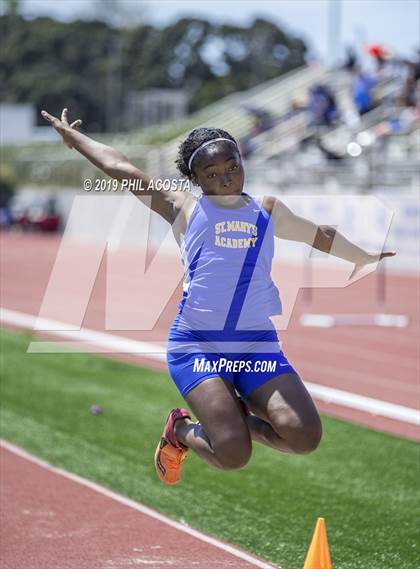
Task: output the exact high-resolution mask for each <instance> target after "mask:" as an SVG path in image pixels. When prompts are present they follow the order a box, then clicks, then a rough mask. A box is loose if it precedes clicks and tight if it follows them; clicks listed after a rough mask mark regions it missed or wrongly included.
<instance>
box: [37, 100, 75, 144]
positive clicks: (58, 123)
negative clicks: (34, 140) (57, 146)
mask: <svg viewBox="0 0 420 569" xmlns="http://www.w3.org/2000/svg"><path fill="white" fill-rule="evenodd" d="M41 115H42V117H43V118H44V119H45V120H47V121H48V122H49V123H50V124H51V126H53V127H54V128H55V130H56V131H57V132H58V134H59V135H60V136H61V137H62V138H63V143H64V144H65V145H66V146H68V148H73V146H72V145H71V143H70V141H69V140H68V134H69V132H70V131H71V129H75V128H77V127H78V126H80V125H81V124H82V121H81V119H77V120H75V121H73V122H72V123H71V124H69V121H68V118H67V109H63V111H62V113H61V119H58V118H57V117H54V116H53V115H50V114H49V113H47V111H41Z"/></svg>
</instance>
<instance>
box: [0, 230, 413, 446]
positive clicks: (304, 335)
mask: <svg viewBox="0 0 420 569" xmlns="http://www.w3.org/2000/svg"><path fill="white" fill-rule="evenodd" d="M59 245H60V239H59V238H58V237H51V236H43V235H31V236H27V235H17V234H8V235H3V236H2V237H1V250H2V255H1V264H0V273H1V280H0V284H1V293H2V295H1V305H2V306H3V307H5V308H8V309H12V310H16V311H20V312H24V313H27V314H32V315H38V313H39V311H40V307H41V302H42V300H43V297H44V294H45V291H46V288H47V285H48V282H49V278H50V274H51V271H52V268H53V265H54V261H55V259H56V256H57V251H58V247H59ZM91 249H92V247H91V246H88V245H86V244H83V245H82V244H79V245H76V244H74V245H73V247H72V249H71V252H70V254H69V256H68V258H67V260H66V262H67V266H68V271H67V272H66V274H65V275H64V277H63V279H62V283H61V285H60V286H61V287H62V288H60V289H59V294H58V296H57V302H56V306H55V307H54V309H53V313H48V314H47V315H46V316H47V317H49V318H52V319H55V320H58V321H61V322H69V321H71V320H70V318H71V317H72V315H73V314H74V313H75V310H74V309H73V307H74V306H76V307H77V306H78V300H79V301H80V291H78V290H77V284H78V283H79V280H80V275H81V274H82V273H83V270H82V269H86V267H87V266H88V264H89V262H91V261H89V259H91V258H92V257H89V252H90V250H91ZM390 262H392V260H391V261H390ZM83 263H85V265H83ZM120 263H121V264H120V267H121V270H120V272H119V273H118V274H116V275H113V278H114V279H116V282H117V284H120V286H119V289H118V290H119V291H120V293H119V296H118V314H119V315H122V316H124V317H125V319H126V321H128V323H130V322H131V321H133V322H134V319H135V317H136V315H137V314H139V313H140V312H141V313H147V311H148V310H149V309H150V306H151V305H152V304H153V302H151V301H150V299H151V300H152V301H153V295H156V294H157V291H159V290H160V289H161V287H162V286H164V283H165V275H162V274H157V275H155V278H154V280H153V282H152V283H151V286H150V288H149V289H148V291H147V295H145V294H143V296H141V295H140V294H139V290H138V286H137V282H136V279H135V278H131V277H130V275H131V276H132V272H130V271H131V269H132V267H133V266H135V265H136V263H137V264H138V252H136V251H134V252H133V251H131V252H130V251H127V252H126V253H124V255H123V256H122V257H121V261H120ZM164 268H165V270H166V272H167V273H168V274H169V273H178V274H179V275H180V276H181V275H182V271H181V262H180V260H178V259H177V258H176V257H174V256H168V257H167V260H166V264H165V267H164ZM297 270H299V269H296V268H293V267H290V266H289V267H288V266H283V265H281V266H275V267H274V270H273V275H274V279H275V281H276V283H277V284H278V285H279V288H280V291H281V292H282V290H283V289H284V286H282V283H283V285H284V284H285V283H287V282H288V281H290V280H291V279H292V278H294V276H295V273H296V271H297ZM105 290H106V257H105V256H104V258H103V259H102V263H101V265H100V267H99V272H98V275H97V278H96V281H95V284H94V287H93V290H92V293H91V296H90V299H89V302H88V305H87V310H86V313H85V316H84V319H83V326H84V327H86V328H90V329H94V330H99V331H105V301H104V298H105ZM375 292H376V282H375V275H369V276H368V277H365V278H364V279H362V280H361V281H359V282H357V283H355V284H353V285H351V286H350V287H346V288H342V289H332V288H330V289H317V290H314V291H313V299H312V302H311V305H310V306H308V305H306V304H305V302H304V298H303V295H302V294H301V293H300V294H299V296H298V299H297V302H296V304H295V306H294V309H293V313H292V318H291V321H290V324H289V326H288V328H287V330H283V331H280V333H279V336H280V338H281V339H282V342H283V349H284V351H285V353H286V355H287V356H288V359H289V360H290V361H291V362H292V363H293V365H294V367H295V368H296V369H297V370H298V372H299V373H300V375H301V377H302V379H303V380H304V381H305V380H306V381H308V382H311V383H315V384H319V385H323V386H327V387H330V388H335V389H340V390H343V391H346V392H350V393H354V394H358V395H362V396H367V397H370V398H373V399H378V400H382V401H386V402H389V403H394V404H398V405H402V406H405V407H409V408H414V409H419V408H420V400H419V399H420V390H419V377H420V362H419V346H420V311H419V307H420V301H419V295H420V279H419V277H417V276H415V275H408V274H400V275H398V274H388V275H387V294H386V304H385V305H384V306H383V307H380V311H381V312H386V313H391V314H405V315H408V316H409V317H410V325H409V326H408V327H407V328H379V327H336V328H330V329H321V328H304V327H302V326H301V325H300V324H299V317H300V315H301V314H302V313H303V312H308V311H309V312H314V313H322V312H324V313H372V312H376V311H378V307H377V305H376V295H375ZM181 294H182V289H181V285H180V286H178V288H177V290H176V291H175V293H174V294H173V295H172V297H171V299H170V300H169V302H168V303H167V304H166V306H165V307H164V309H163V311H162V313H161V315H160V317H159V320H158V322H157V324H156V325H155V327H154V329H153V330H151V331H148V332H144V331H142V332H137V331H118V332H113V333H116V334H118V335H120V336H121V335H123V336H124V337H128V338H133V339H136V340H142V341H150V342H153V343H158V342H161V343H165V342H166V338H167V332H168V328H169V326H170V324H171V322H172V320H173V318H174V316H175V314H176V312H177V308H176V305H177V302H178V301H179V299H180V297H181ZM78 295H79V296H78ZM63 299H64V302H63ZM130 319H133V320H130ZM118 357H121V355H119V356H118ZM123 357H124V359H128V360H130V361H137V362H138V358H136V359H135V360H134V358H133V356H127V355H125V356H123ZM144 362H145V363H147V364H148V365H151V366H153V367H156V368H158V369H165V370H166V366H165V365H164V364H163V363H159V362H153V361H152V360H146V359H145V360H144ZM317 404H318V407H319V409H320V411H321V412H323V413H326V414H329V415H332V416H336V417H339V418H343V419H346V420H350V421H354V422H357V423H359V424H363V425H366V426H369V427H371V428H374V429H378V430H382V431H385V432H388V433H393V434H396V435H400V436H404V437H407V438H411V439H415V440H420V432H419V428H418V427H417V426H416V425H413V424H410V423H406V422H401V421H396V420H393V419H388V418H384V417H380V416H375V415H372V414H370V413H366V412H361V411H358V410H355V409H351V408H348V407H343V406H338V405H332V404H328V403H325V402H323V401H317Z"/></svg>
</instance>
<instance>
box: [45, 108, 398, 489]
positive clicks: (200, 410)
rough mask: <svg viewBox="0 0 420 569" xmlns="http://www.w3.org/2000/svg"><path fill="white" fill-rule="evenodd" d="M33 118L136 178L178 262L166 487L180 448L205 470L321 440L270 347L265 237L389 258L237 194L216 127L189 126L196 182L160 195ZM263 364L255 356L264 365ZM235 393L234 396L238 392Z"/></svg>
mask: <svg viewBox="0 0 420 569" xmlns="http://www.w3.org/2000/svg"><path fill="white" fill-rule="evenodd" d="M42 116H43V117H44V118H45V119H46V120H47V121H49V122H50V123H51V125H52V126H53V127H54V128H55V129H56V130H57V132H58V133H59V134H60V135H61V136H62V138H63V142H64V143H65V144H66V145H67V146H68V147H70V148H75V149H76V150H77V151H78V152H80V153H81V154H82V155H83V156H85V157H86V158H87V159H88V160H89V161H90V162H92V163H93V164H94V165H95V166H97V167H98V168H100V169H101V170H102V171H103V172H105V173H106V174H108V175H109V176H111V177H112V178H115V179H117V180H119V181H122V180H127V179H129V180H140V183H141V185H142V187H143V188H147V189H144V190H140V191H137V190H134V191H133V193H135V194H136V196H137V197H138V198H139V199H140V200H141V199H142V197H143V196H148V197H149V198H150V197H151V200H150V199H148V200H146V201H145V203H147V205H149V207H151V209H152V210H153V211H155V212H157V213H158V214H159V215H161V216H162V217H163V218H164V219H165V220H166V221H167V222H168V223H170V224H171V226H172V230H173V233H174V236H175V238H176V240H177V242H178V244H179V245H180V247H181V253H182V258H183V262H184V265H185V274H186V276H185V283H184V285H185V286H184V295H183V298H182V300H181V302H180V304H179V305H178V307H179V313H178V315H177V316H176V318H175V320H174V323H173V325H172V327H171V330H170V333H169V342H168V368H169V372H170V375H171V377H172V379H173V380H174V382H175V384H176V386H177V388H178V389H179V391H180V393H181V395H182V396H183V397H184V399H185V401H186V403H187V404H188V407H189V408H190V409H191V411H192V413H193V414H194V415H195V417H196V418H197V419H198V422H197V423H195V422H193V420H192V419H191V415H190V413H189V411H187V410H185V409H179V408H177V409H173V410H172V411H171V412H170V413H169V416H168V419H167V421H166V424H165V427H164V430H163V434H162V436H161V439H160V442H159V444H158V446H157V449H156V453H155V468H156V472H157V474H158V476H159V477H160V478H161V480H162V481H163V482H165V483H166V484H176V483H177V482H178V481H179V480H180V476H181V467H182V464H183V461H184V459H185V458H186V456H187V453H188V451H189V449H192V450H193V451H194V452H195V453H196V454H197V455H199V456H200V457H201V458H202V459H203V460H204V461H205V462H206V463H207V464H209V465H210V466H211V467H214V468H219V469H223V470H235V469H241V468H243V467H244V466H245V465H246V464H247V463H248V461H249V459H250V457H251V450H252V440H254V441H257V442H259V443H262V444H264V445H267V446H269V447H271V448H273V449H275V450H278V451H282V452H288V453H299V454H302V453H310V452H312V451H314V450H315V449H316V448H317V447H318V445H319V442H320V440H321V436H322V427H321V421H320V418H319V415H318V412H317V409H316V407H315V405H314V403H313V401H312V399H311V397H310V395H309V393H308V391H307V390H306V388H305V386H304V384H303V383H302V381H301V379H300V377H299V375H298V374H297V372H296V371H295V370H294V368H293V367H292V365H291V364H290V363H289V362H288V361H287V359H286V357H285V355H284V353H283V352H282V350H281V349H280V346H279V343H278V338H277V334H276V330H275V328H274V325H273V324H272V322H271V320H270V316H272V315H274V314H279V313H280V312H281V303H280V298H279V294H278V290H277V288H276V286H275V285H274V283H273V281H272V279H271V276H270V273H271V261H272V256H273V245H274V237H278V238H281V239H291V240H295V241H301V242H305V243H308V244H309V245H310V246H313V247H315V248H316V249H319V250H320V251H324V252H327V253H329V252H330V251H331V247H332V244H333V243H334V249H333V254H334V255H335V256H337V257H341V258H343V259H346V260H348V261H351V262H352V263H354V264H355V270H354V271H353V274H354V272H356V271H358V270H359V269H360V268H361V267H363V266H364V265H366V264H368V263H373V262H376V261H378V260H380V259H382V258H384V257H390V256H393V255H395V253H394V252H383V253H380V254H372V253H368V252H366V251H364V250H362V249H360V248H359V247H357V246H356V245H354V244H353V243H351V242H349V241H348V240H347V239H346V238H345V237H343V236H342V235H341V234H340V233H339V232H338V231H336V230H335V229H334V228H332V227H329V226H318V225H316V224H314V223H313V222H311V221H309V220H307V219H304V218H302V217H299V216H297V215H294V214H293V213H292V211H291V210H290V209H288V208H287V207H286V206H285V205H284V204H283V203H282V202H281V201H280V200H279V199H277V198H275V197H264V198H261V199H258V200H257V199H253V198H252V197H251V196H250V195H248V194H246V193H244V192H243V186H244V169H243V164H242V160H241V156H240V153H239V150H238V145H237V143H236V141H235V139H234V138H233V137H232V136H231V135H230V134H229V133H228V132H226V131H224V130H222V129H218V128H197V129H195V130H193V131H192V132H191V133H190V134H189V136H188V137H187V139H186V140H184V142H182V144H181V145H180V148H179V154H178V158H177V160H176V164H177V167H178V169H179V171H180V173H181V174H182V175H183V176H185V177H187V178H188V179H189V180H191V181H192V182H193V183H194V184H196V185H197V186H199V187H200V188H201V190H202V196H201V197H200V198H197V197H195V196H194V195H193V194H192V193H191V192H185V191H171V192H162V191H155V190H154V189H153V180H152V179H151V178H150V177H149V176H147V175H146V174H145V173H143V172H142V171H141V170H139V169H138V168H136V167H135V166H134V165H133V164H131V163H130V162H129V161H128V159H127V158H126V156H124V155H123V154H121V153H120V152H118V151H117V150H115V149H113V148H111V147H109V146H105V145H104V144H100V143H98V142H96V141H94V140H92V139H91V138H90V137H88V136H86V135H84V134H81V133H80V132H78V131H77V130H76V128H77V127H78V126H79V125H80V124H81V120H76V121H74V122H72V123H71V124H69V122H68V118H67V109H64V110H63V112H62V115H61V119H59V118H56V117H54V116H52V115H50V114H49V113H47V112H46V111H42ZM268 363H269V364H270V365H267V364H268ZM238 394H239V397H238Z"/></svg>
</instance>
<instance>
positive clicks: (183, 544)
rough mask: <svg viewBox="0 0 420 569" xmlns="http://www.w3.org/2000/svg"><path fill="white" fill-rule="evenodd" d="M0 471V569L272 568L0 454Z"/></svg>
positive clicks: (13, 456)
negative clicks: (0, 538) (0, 539)
mask: <svg viewBox="0 0 420 569" xmlns="http://www.w3.org/2000/svg"><path fill="white" fill-rule="evenodd" d="M24 454H26V453H24ZM0 469H1V486H0V490H1V537H2V553H1V558H0V567H1V569H116V568H118V567H134V566H136V567H144V566H151V567H157V568H166V567H173V568H174V569H185V568H188V569H192V568H197V569H209V567H220V568H229V569H242V568H243V569H248V568H249V569H251V568H252V567H254V568H255V567H261V568H265V569H269V568H270V567H275V566H274V565H271V564H269V563H266V562H264V561H262V560H259V559H258V558H257V557H253V556H251V555H250V554H248V553H246V552H243V551H242V550H239V549H238V548H233V549H234V550H235V551H236V555H234V554H232V553H230V552H229V551H226V550H224V549H221V548H219V547H217V546H215V545H213V544H212V543H208V542H206V541H203V540H202V539H197V537H194V536H193V535H190V534H189V533H186V532H185V531H183V530H182V529H177V528H176V527H173V526H172V525H168V523H165V521H164V516H161V515H160V514H156V515H157V516H158V518H159V519H156V518H154V517H151V515H147V514H146V513H144V512H142V511H139V510H137V509H135V507H136V503H134V502H132V501H130V500H127V499H125V498H123V497H119V496H118V495H115V494H113V493H111V492H109V491H107V490H104V489H102V488H101V487H99V486H97V485H90V486H94V488H95V489H93V488H92V487H89V486H86V485H85V483H86V482H87V481H85V480H84V479H79V478H78V477H76V476H74V475H68V474H67V473H64V474H65V475H64V476H63V474H62V473H63V471H60V470H59V469H51V467H48V465H47V468H46V467H45V466H41V465H40V464H36V463H34V462H33V461H32V460H28V459H27V458H24V457H22V456H18V455H16V454H15V453H14V452H10V450H7V449H5V448H2V449H1V450H0ZM69 476H70V478H69ZM87 484H89V482H87ZM102 490H104V491H105V492H106V494H103V493H102ZM119 498H121V501H120V500H119ZM124 502H125V503H124ZM140 507H141V506H140ZM152 513H153V512H152ZM168 521H169V522H170V520H168ZM200 535H201V536H202V537H204V538H205V539H206V538H207V536H205V535H204V534H200ZM210 539H211V538H210ZM219 544H221V545H222V546H224V544H223V543H222V542H219ZM226 546H227V547H228V548H229V547H231V546H229V545H227V544H226ZM242 554H243V557H238V555H242Z"/></svg>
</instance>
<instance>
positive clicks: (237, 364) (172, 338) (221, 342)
mask: <svg viewBox="0 0 420 569" xmlns="http://www.w3.org/2000/svg"><path fill="white" fill-rule="evenodd" d="M233 347H234V349H233ZM167 363H168V369H169V373H170V375H171V377H172V379H173V381H174V382H175V385H176V386H177V388H178V390H179V391H180V393H181V395H182V396H183V397H185V395H187V393H188V392H189V391H191V389H193V388H194V387H196V386H197V385H199V384H200V383H202V382H203V381H205V380H206V379H209V378H211V377H222V378H223V379H226V380H228V381H229V382H230V383H232V385H233V386H234V387H235V389H236V391H237V392H238V393H239V394H240V395H241V397H243V398H244V399H247V398H248V397H249V396H250V395H251V393H252V392H253V391H255V389H257V388H258V387H260V386H261V385H263V384H264V383H266V382H267V381H269V380H270V379H272V378H273V377H276V376H278V375H281V374H283V373H296V371H295V370H294V368H293V367H292V365H291V364H290V363H289V362H288V361H287V359H286V356H285V355H284V353H283V352H282V350H281V348H280V345H279V341H278V337H277V332H276V330H275V328H274V326H273V324H272V322H271V320H268V321H267V322H265V323H264V327H263V328H261V329H259V330H252V331H241V332H237V331H231V332H227V331H225V330H221V331H203V330H191V329H188V328H186V326H185V325H183V324H182V320H181V321H180V315H178V316H177V317H176V318H175V320H174V322H173V324H172V327H171V329H170V332H169V338H168V352H167Z"/></svg>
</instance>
